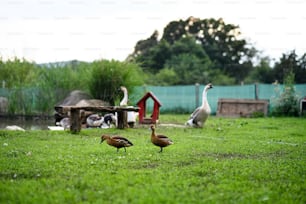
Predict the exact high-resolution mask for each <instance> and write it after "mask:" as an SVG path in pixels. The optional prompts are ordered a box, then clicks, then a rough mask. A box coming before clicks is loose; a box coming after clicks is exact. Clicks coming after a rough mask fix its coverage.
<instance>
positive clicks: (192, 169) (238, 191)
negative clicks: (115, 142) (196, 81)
mask: <svg viewBox="0 0 306 204" xmlns="http://www.w3.org/2000/svg"><path fill="white" fill-rule="evenodd" d="M187 118H188V116H187V115H161V116H160V121H161V124H163V123H178V124H183V123H184V122H185V120H186V119H187ZM156 132H157V133H162V134H165V135H167V136H168V137H170V138H171V139H172V140H173V141H174V143H175V144H173V145H171V146H169V147H166V148H164V151H163V153H158V151H159V147H156V146H153V145H152V144H151V142H150V134H151V132H150V130H149V128H148V126H139V127H137V128H134V129H125V130H118V129H107V130H105V129H87V130H82V131H81V132H80V134H77V135H74V134H70V133H69V132H64V131H26V132H17V131H16V132H14V131H5V130H2V131H0V154H1V156H0V181H1V183H0V203H286V204H287V203H306V184H305V181H306V176H305V175H306V155H305V150H306V119H305V118H304V119H302V118H257V119H246V118H240V119H233V118H217V117H210V118H209V120H208V122H207V124H206V127H204V128H203V129H193V128H182V127H173V126H163V125H158V126H157V128H156ZM104 133H105V134H119V135H121V136H124V137H126V138H128V139H129V140H130V141H132V142H133V143H134V146H132V147H129V148H127V152H124V149H120V151H119V152H118V153H117V152H116V149H115V148H113V147H111V146H108V145H107V144H106V142H104V143H102V144H100V135H101V134H104Z"/></svg>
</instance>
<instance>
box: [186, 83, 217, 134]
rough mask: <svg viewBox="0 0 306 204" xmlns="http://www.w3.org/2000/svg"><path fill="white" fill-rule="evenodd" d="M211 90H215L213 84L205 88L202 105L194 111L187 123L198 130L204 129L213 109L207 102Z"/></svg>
mask: <svg viewBox="0 0 306 204" xmlns="http://www.w3.org/2000/svg"><path fill="white" fill-rule="evenodd" d="M211 88H213V86H212V84H211V83H209V84H207V85H206V86H205V87H204V90H203V93H202V105H201V106H200V107H198V108H197V109H195V110H194V111H193V113H192V114H191V115H190V118H189V120H188V121H187V122H186V125H188V126H191V127H197V128H202V127H203V126H204V124H205V122H206V120H207V118H208V116H209V115H210V113H211V109H210V106H209V104H208V101H207V92H208V90H209V89H211Z"/></svg>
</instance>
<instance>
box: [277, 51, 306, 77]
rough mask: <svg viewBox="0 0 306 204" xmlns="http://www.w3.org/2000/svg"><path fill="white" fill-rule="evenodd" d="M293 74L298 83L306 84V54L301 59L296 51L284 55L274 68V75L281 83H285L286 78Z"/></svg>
mask: <svg viewBox="0 0 306 204" xmlns="http://www.w3.org/2000/svg"><path fill="white" fill-rule="evenodd" d="M291 72H292V73H293V74H294V76H295V79H294V80H295V82H296V83H306V77H305V76H306V53H305V54H304V55H303V56H302V57H300V58H298V56H297V54H296V53H295V51H294V50H293V51H291V52H290V53H288V54H283V55H282V57H281V58H280V61H279V62H277V63H275V66H274V68H273V75H274V77H275V78H276V79H277V80H278V81H279V82H280V83H284V80H285V77H286V76H288V74H290V73H291Z"/></svg>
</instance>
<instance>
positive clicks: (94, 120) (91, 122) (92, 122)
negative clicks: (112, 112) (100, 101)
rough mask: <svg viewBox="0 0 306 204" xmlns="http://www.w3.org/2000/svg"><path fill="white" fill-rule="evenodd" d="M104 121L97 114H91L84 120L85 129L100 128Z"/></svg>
mask: <svg viewBox="0 0 306 204" xmlns="http://www.w3.org/2000/svg"><path fill="white" fill-rule="evenodd" d="M103 121H104V118H103V117H101V116H100V115H99V114H91V115H89V116H88V117H87V119H86V125H87V127H100V126H101V125H102V123H103Z"/></svg>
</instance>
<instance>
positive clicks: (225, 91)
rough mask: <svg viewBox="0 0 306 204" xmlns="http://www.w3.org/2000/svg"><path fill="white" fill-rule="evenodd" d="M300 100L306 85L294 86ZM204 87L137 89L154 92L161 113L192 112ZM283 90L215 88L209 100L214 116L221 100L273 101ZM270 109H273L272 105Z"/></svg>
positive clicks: (266, 86)
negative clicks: (158, 101)
mask: <svg viewBox="0 0 306 204" xmlns="http://www.w3.org/2000/svg"><path fill="white" fill-rule="evenodd" d="M294 87H295V91H296V94H297V96H298V97H299V98H304V97H305V96H306V84H297V85H295V86H294ZM203 89H204V85H188V86H166V87H164V86H144V87H137V89H136V92H137V95H139V93H140V92H143V93H144V92H146V91H152V92H153V93H154V95H156V97H157V98H158V99H159V100H160V101H161V103H162V107H161V109H160V110H161V112H174V111H175V112H192V111H193V110H194V109H195V108H196V107H198V106H199V105H200V103H201V99H202V90H203ZM282 90H283V85H273V84H251V85H243V86H214V88H213V89H211V90H209V92H208V94H207V99H208V102H209V104H210V107H211V110H212V114H215V113H216V112H217V108H218V107H217V106H218V100H219V99H220V98H231V99H266V100H271V99H273V98H275V97H277V96H278V94H280V93H281V92H282ZM152 106H153V102H151V101H148V104H147V107H148V109H150V108H152ZM269 108H273V107H272V104H270V107H269Z"/></svg>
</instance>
